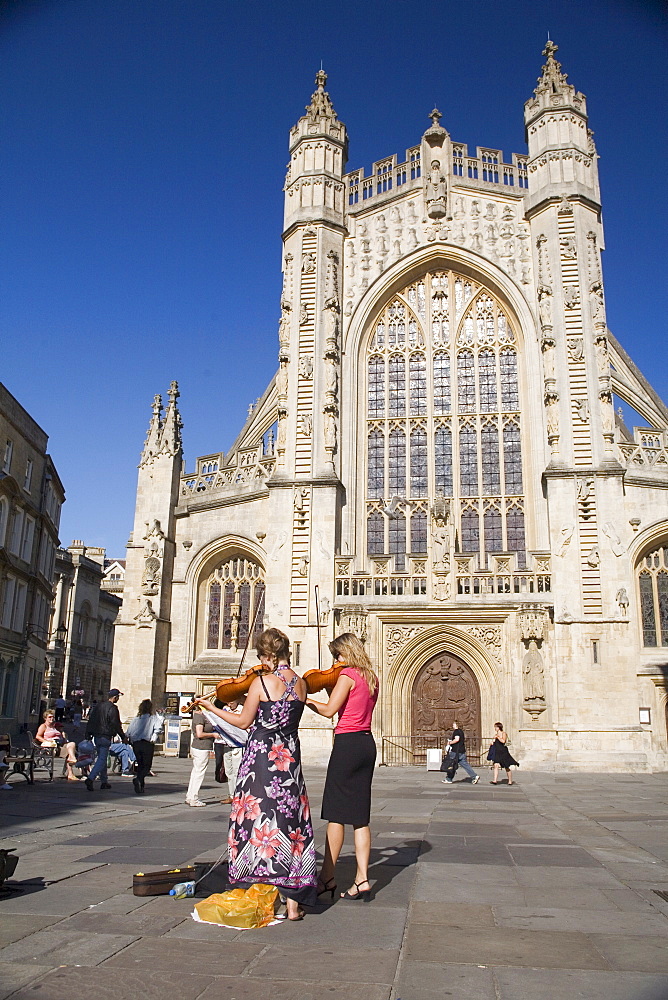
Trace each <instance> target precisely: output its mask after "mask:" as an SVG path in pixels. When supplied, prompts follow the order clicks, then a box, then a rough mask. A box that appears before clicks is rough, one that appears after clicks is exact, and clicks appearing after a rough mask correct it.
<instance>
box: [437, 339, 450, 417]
mask: <svg viewBox="0 0 668 1000" xmlns="http://www.w3.org/2000/svg"><path fill="white" fill-rule="evenodd" d="M450 399H451V396H450V355H449V354H447V353H446V351H436V353H435V354H434V413H435V414H436V415H437V416H439V415H441V414H443V413H449V412H450V405H451V404H450Z"/></svg>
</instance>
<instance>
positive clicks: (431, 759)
mask: <svg viewBox="0 0 668 1000" xmlns="http://www.w3.org/2000/svg"><path fill="white" fill-rule="evenodd" d="M442 761H443V751H442V750H441V748H440V747H429V748H428V749H427V770H428V771H440V770H441V763H442Z"/></svg>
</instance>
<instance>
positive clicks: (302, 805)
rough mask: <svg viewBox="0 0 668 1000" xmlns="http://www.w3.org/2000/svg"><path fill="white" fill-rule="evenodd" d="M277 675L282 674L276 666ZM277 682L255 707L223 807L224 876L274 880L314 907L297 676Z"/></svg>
mask: <svg viewBox="0 0 668 1000" xmlns="http://www.w3.org/2000/svg"><path fill="white" fill-rule="evenodd" d="M276 673H277V675H278V676H279V677H280V679H281V680H283V677H282V676H281V668H280V667H278V668H277V670H276ZM260 680H261V681H262V686H263V687H264V690H265V694H267V696H268V691H267V689H266V687H265V686H264V681H263V680H262V677H260ZM284 683H285V691H284V692H283V696H282V697H281V698H280V699H279V700H278V701H261V702H260V704H259V705H258V710H257V718H256V720H255V723H254V725H253V728H252V729H251V731H250V733H249V736H248V742H247V743H246V746H245V748H244V752H243V757H242V760H241V764H240V766H239V776H238V779H237V787H236V793H235V796H234V799H233V801H232V807H231V811H230V829H229V834H228V841H227V842H228V850H229V880H230V882H231V883H233V884H237V885H242V886H244V885H252V883H253V882H262V883H265V884H268V885H275V886H276V887H277V888H278V890H279V892H280V893H281V895H283V896H288V897H289V898H290V899H295V900H297V902H299V903H304V904H306V905H307V906H313V905H314V904H315V902H316V898H317V897H316V886H317V868H316V858H315V847H314V844H313V827H312V825H311V813H310V809H309V802H308V796H307V794H306V785H305V783H304V776H303V774H302V767H301V749H300V746H299V736H298V728H299V721H300V719H301V717H302V713H303V711H304V702H303V701H300V700H299V699H298V698H297V696H296V694H295V685H296V683H297V677H293V678H292V680H290V681H284Z"/></svg>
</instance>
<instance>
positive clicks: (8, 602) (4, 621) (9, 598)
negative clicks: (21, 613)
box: [0, 576, 16, 628]
mask: <svg viewBox="0 0 668 1000" xmlns="http://www.w3.org/2000/svg"><path fill="white" fill-rule="evenodd" d="M15 594H16V577H15V576H7V577H5V581H4V585H3V588H2V612H1V613H0V625H2V627H3V628H11V627H12V616H13V613H14V596H15Z"/></svg>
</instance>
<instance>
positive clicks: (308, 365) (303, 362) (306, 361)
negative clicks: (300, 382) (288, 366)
mask: <svg viewBox="0 0 668 1000" xmlns="http://www.w3.org/2000/svg"><path fill="white" fill-rule="evenodd" d="M299 374H300V375H301V377H302V378H313V358H312V357H311V356H310V354H304V355H302V357H301V358H300V359H299Z"/></svg>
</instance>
